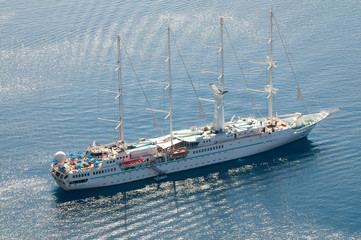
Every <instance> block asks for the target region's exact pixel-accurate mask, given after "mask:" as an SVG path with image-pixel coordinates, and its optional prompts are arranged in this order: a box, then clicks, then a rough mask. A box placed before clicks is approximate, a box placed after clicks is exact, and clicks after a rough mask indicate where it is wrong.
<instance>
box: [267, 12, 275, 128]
mask: <svg viewBox="0 0 361 240" xmlns="http://www.w3.org/2000/svg"><path fill="white" fill-rule="evenodd" d="M272 17H273V10H272V9H271V10H270V29H271V34H270V40H269V42H270V57H269V58H270V59H269V62H270V63H269V90H270V91H269V102H268V118H269V119H270V121H271V125H273V94H274V92H273V79H272V67H273V66H274V63H273V59H272V52H273V49H272V41H273V39H272Z"/></svg>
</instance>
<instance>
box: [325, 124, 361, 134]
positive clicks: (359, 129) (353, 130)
mask: <svg viewBox="0 0 361 240" xmlns="http://www.w3.org/2000/svg"><path fill="white" fill-rule="evenodd" d="M318 125H319V126H321V127H323V128H326V129H328V130H332V131H333V132H337V133H347V132H355V131H361V128H355V129H352V130H345V131H339V130H337V129H334V128H330V127H326V126H324V125H322V124H320V123H318Z"/></svg>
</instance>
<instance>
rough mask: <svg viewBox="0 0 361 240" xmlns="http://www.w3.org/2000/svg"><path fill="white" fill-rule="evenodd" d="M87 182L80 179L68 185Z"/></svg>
mask: <svg viewBox="0 0 361 240" xmlns="http://www.w3.org/2000/svg"><path fill="white" fill-rule="evenodd" d="M87 181H88V179H81V180H76V181H72V182H70V183H69V184H77V183H85V182H87Z"/></svg>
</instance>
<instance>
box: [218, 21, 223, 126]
mask: <svg viewBox="0 0 361 240" xmlns="http://www.w3.org/2000/svg"><path fill="white" fill-rule="evenodd" d="M219 20H220V25H221V68H222V69H221V74H222V92H224V72H223V67H224V65H223V17H219ZM221 111H222V118H223V119H222V122H223V124H222V126H223V125H224V97H222V110H221ZM223 129H224V126H223Z"/></svg>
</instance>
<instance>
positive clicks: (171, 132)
mask: <svg viewBox="0 0 361 240" xmlns="http://www.w3.org/2000/svg"><path fill="white" fill-rule="evenodd" d="M170 69H171V68H170V26H169V25H168V78H169V83H168V84H169V85H168V87H169V131H170V143H171V146H173V126H172V121H173V119H172V115H173V114H172V82H171V74H170Z"/></svg>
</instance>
